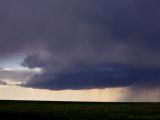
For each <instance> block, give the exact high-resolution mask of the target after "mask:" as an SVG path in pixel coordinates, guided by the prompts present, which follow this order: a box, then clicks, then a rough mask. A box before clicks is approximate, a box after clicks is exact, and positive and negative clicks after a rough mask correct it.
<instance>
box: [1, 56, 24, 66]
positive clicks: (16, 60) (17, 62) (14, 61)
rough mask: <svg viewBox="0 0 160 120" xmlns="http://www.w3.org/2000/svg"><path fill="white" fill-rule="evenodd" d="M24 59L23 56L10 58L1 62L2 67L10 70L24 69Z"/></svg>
mask: <svg viewBox="0 0 160 120" xmlns="http://www.w3.org/2000/svg"><path fill="white" fill-rule="evenodd" d="M23 59H24V56H22V55H20V56H16V57H10V58H8V59H5V60H2V61H0V67H2V68H8V69H24V67H23V66H21V65H20V63H21V62H22V61H23Z"/></svg>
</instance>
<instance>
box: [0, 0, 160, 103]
mask: <svg viewBox="0 0 160 120" xmlns="http://www.w3.org/2000/svg"><path fill="white" fill-rule="evenodd" d="M159 6H160V1H159V0H152V1H151V0H121V1H120V0H0V18H1V19H0V99H23V100H58V101H151V102H160V93H159V92H160V47H159V45H160V34H159V31H160V22H159V21H160V16H159V13H160V7H159ZM11 93H12V94H14V96H12V95H11ZM89 95H91V96H90V97H87V96H89ZM35 96H36V97H35ZM68 96H70V98H69V97H68Z"/></svg>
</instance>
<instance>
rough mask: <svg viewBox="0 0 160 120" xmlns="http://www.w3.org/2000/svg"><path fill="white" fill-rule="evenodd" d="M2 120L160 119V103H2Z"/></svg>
mask: <svg viewBox="0 0 160 120" xmlns="http://www.w3.org/2000/svg"><path fill="white" fill-rule="evenodd" d="M0 120H160V103H98V102H42V101H39V102H38V101H0Z"/></svg>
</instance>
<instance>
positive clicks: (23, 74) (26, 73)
mask: <svg viewBox="0 0 160 120" xmlns="http://www.w3.org/2000/svg"><path fill="white" fill-rule="evenodd" d="M36 73H38V72H37V71H35V70H29V69H24V70H23V69H22V70H20V69H19V70H18V69H5V68H1V69H0V79H1V80H2V81H1V84H3V83H5V82H7V81H11V82H25V81H27V80H28V79H29V78H30V77H31V76H33V75H34V74H36Z"/></svg>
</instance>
